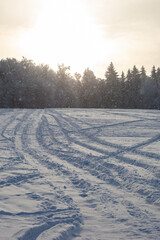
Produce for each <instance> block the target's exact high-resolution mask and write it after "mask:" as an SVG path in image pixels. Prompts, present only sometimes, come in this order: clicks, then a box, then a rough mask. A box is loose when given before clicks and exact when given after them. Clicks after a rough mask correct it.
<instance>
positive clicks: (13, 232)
mask: <svg viewBox="0 0 160 240" xmlns="http://www.w3.org/2000/svg"><path fill="white" fill-rule="evenodd" d="M0 126H1V128H0V202H1V205H0V239H1V240H8V239H11V240H12V239H13V240H16V239H17V240H42V239H47V240H51V239H55V240H56V239H57V240H60V239H61V240H67V239H75V240H80V239H82V240H90V239H91V240H94V239H95V240H106V239H159V238H160V211H159V210H160V128H159V127H160V112H159V111H154V110H118V109H116V110H112V109H108V110H107V109H100V110H95V109H44V110H40V109H39V110H30V109H28V110H27V109H21V110H18V109H15V110H13V109H0Z"/></svg>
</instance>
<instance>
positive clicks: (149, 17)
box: [0, 0, 160, 77]
mask: <svg viewBox="0 0 160 240" xmlns="http://www.w3.org/2000/svg"><path fill="white" fill-rule="evenodd" d="M159 12H160V0H0V59H1V58H7V57H14V58H17V59H21V58H22V56H25V57H27V58H29V59H32V60H34V61H35V62H36V63H46V64H49V65H50V66H51V67H53V69H55V70H56V66H57V64H58V63H64V64H65V65H67V66H68V65H70V66H71V70H72V72H80V73H83V71H84V69H85V68H87V67H89V68H90V69H92V70H93V71H94V73H95V74H96V76H97V77H103V76H104V73H105V71H106V68H107V66H108V65H109V63H110V62H111V61H112V62H113V63H114V65H115V68H116V69H117V71H118V72H119V74H120V73H121V71H122V70H124V71H126V70H127V69H128V68H132V67H133V65H136V66H137V67H138V68H140V67H141V66H142V65H144V66H145V67H146V69H147V71H148V74H150V70H151V68H152V66H153V65H155V66H156V67H160V14H159Z"/></svg>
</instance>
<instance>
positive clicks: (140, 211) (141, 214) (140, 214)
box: [41, 124, 145, 215]
mask: <svg viewBox="0 0 160 240" xmlns="http://www.w3.org/2000/svg"><path fill="white" fill-rule="evenodd" d="M42 125H43V124H42ZM45 132H46V129H45ZM41 133H42V132H41ZM59 157H60V155H59ZM61 158H62V159H63V160H67V159H66V158H65V157H64V155H63V157H62V156H61ZM79 160H80V159H79ZM110 166H111V164H110ZM90 167H92V166H90ZM124 204H125V203H124ZM132 205H133V204H132ZM127 206H128V205H127ZM127 206H126V208H127ZM135 209H137V211H139V212H141V211H140V209H138V208H135ZM128 212H131V211H128ZM140 215H143V214H140ZM144 215H145V214H144Z"/></svg>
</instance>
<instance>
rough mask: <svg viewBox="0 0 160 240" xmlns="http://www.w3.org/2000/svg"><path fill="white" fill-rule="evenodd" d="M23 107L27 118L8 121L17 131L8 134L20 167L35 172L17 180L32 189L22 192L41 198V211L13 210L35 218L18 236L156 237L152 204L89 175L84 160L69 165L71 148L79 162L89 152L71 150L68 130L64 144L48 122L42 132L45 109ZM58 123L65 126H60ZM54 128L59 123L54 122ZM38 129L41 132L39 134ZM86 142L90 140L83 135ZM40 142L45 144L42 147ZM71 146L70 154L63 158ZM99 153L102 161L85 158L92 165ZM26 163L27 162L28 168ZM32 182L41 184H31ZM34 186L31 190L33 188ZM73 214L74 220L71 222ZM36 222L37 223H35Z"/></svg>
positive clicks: (110, 165)
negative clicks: (11, 138)
mask: <svg viewBox="0 0 160 240" xmlns="http://www.w3.org/2000/svg"><path fill="white" fill-rule="evenodd" d="M27 112H28V114H27V115H28V118H26V119H24V120H23V121H22V122H21V123H19V124H18V125H16V124H15V125H12V128H13V129H15V130H14V131H11V133H12V134H15V137H14V141H15V150H16V152H17V155H18V156H21V158H20V164H19V168H20V170H23V169H25V168H26V171H29V172H31V173H33V176H34V174H35V179H34V182H33V181H32V179H31V181H30V182H29V181H28V180H27V182H26V185H25V184H24V183H21V182H20V186H21V187H23V188H24V189H26V187H28V188H27V189H30V191H29V193H26V194H25V197H26V196H28V198H29V199H32V200H34V201H38V202H39V203H42V206H41V210H42V211H41V212H40V211H38V212H37V215H36V212H22V211H21V212H19V213H17V214H16V216H17V217H19V218H21V219H22V220H24V219H25V218H26V217H27V218H29V219H30V217H31V216H32V217H33V218H34V222H33V225H32V227H30V228H29V229H28V230H27V229H24V230H22V231H20V232H19V233H17V235H15V238H16V239H21V240H24V239H27V240H28V239H31V240H33V239H45V238H47V239H49V238H51V236H52V237H53V236H54V239H59V238H60V237H61V239H67V237H68V238H69V239H71V238H72V237H74V238H75V239H77V240H78V239H87V238H88V239H96V240H97V237H99V238H100V239H101V240H102V239H106V238H107V239H109V238H110V237H112V239H120V238H121V239H133V238H134V239H150V238H151V236H152V239H156V236H157V235H158V233H159V228H158V222H157V223H156V221H157V218H156V213H154V208H153V209H152V211H150V210H148V209H149V208H148V206H146V205H145V204H144V201H143V199H139V198H137V196H135V195H134V194H133V193H132V192H127V191H126V190H125V189H123V188H122V189H120V188H117V186H112V185H111V184H110V183H108V184H106V183H105V182H104V181H102V180H100V179H99V180H98V179H97V177H96V176H97V175H96V174H95V177H94V176H92V175H90V174H89V173H88V170H86V169H84V168H83V165H76V166H73V164H74V160H76V157H77V156H76V155H75V156H74V155H73V153H76V154H77V155H78V154H79V158H77V163H78V160H79V161H80V160H81V158H83V159H85V157H86V158H87V157H88V155H87V154H85V153H84V152H83V153H82V152H80V151H75V152H73V150H74V149H73V148H70V149H69V147H68V148H67V144H68V143H69V144H71V143H72V141H74V140H72V139H71V138H70V135H69V134H68V132H67V131H65V134H68V139H67V138H66V142H65V141H63V144H62V143H61V141H59V139H58V138H57V135H56V136H55V135H54V132H52V133H51V134H50V130H51V128H50V127H49V128H48V132H46V128H45V126H44V122H43V118H42V121H41V116H45V117H47V114H46V113H45V112H47V111H41V112H40V111H38V110H35V111H30V110H28V111H27ZM29 113H31V115H29ZM40 113H41V115H40ZM61 127H62V128H63V127H64V126H63V125H61ZM57 128H60V127H59V126H58V125H57ZM60 131H61V130H60ZM42 133H43V134H44V136H41V134H42ZM60 134H62V132H60ZM65 134H64V136H65ZM48 139H49V141H48ZM45 141H48V142H50V143H51V145H50V148H51V147H53V146H54V144H57V146H58V145H61V146H60V147H59V149H58V148H57V152H56V151H55V152H54V151H52V149H50V148H48V147H47V145H46V143H45ZM86 141H88V138H87V137H86ZM40 146H43V148H42V147H40ZM63 147H65V148H66V149H65V151H64V152H63V154H61V155H60V154H59V155H57V153H58V152H61V151H62V148H63ZM54 150H55V149H54ZM69 151H70V155H69V156H68V158H67V154H69ZM55 155H57V157H56V156H55ZM72 156H73V159H72ZM101 158H102V161H103V160H104V159H103V156H102V157H100V156H99V157H96V158H93V156H90V158H89V162H88V163H89V164H90V162H91V160H92V161H96V159H97V160H98V159H100V160H101ZM72 161H73V162H72ZM27 165H29V168H28V169H27V167H26V166H27ZM92 166H95V165H88V169H89V168H92ZM115 166H116V165H115V164H112V163H111V162H110V164H108V166H107V168H114V167H115ZM84 167H85V165H84ZM101 167H103V166H102V165H101V164H100V165H99V168H100V169H97V171H102V169H101ZM17 169H18V168H17ZM108 174H110V172H108ZM109 176H111V175H109ZM44 183H45V184H44ZM47 184H48V186H49V187H48V189H46V187H45V189H44V191H42V189H43V185H44V186H47ZM12 185H14V183H13V184H12ZM34 185H35V187H36V188H37V187H38V188H39V189H36V188H35V189H34ZM32 187H33V189H34V190H35V192H34V191H31V190H32ZM83 189H85V191H83ZM131 190H132V189H131ZM54 196H55V198H54ZM58 199H59V200H58ZM58 201H59V202H58ZM58 203H63V204H64V205H65V206H68V207H69V208H67V209H63V208H61V207H59V208H56V206H55V205H58ZM60 206H61V205H60ZM78 207H79V208H80V211H81V213H82V218H83V219H84V226H82V232H81V233H80V236H79V237H78V236H77V237H76V235H73V234H74V233H75V234H76V233H77V231H78V228H79V227H80V225H81V220H80V218H81V214H80V213H79V211H78ZM146 209H147V211H146ZM60 212H61V214H60ZM65 212H66V213H65ZM6 213H7V212H6ZM9 213H10V212H9ZM32 213H33V214H32ZM71 213H73V215H72V216H71V218H70V219H67V218H66V216H69V215H70V214H71ZM3 214H5V213H2V215H3ZM52 214H53V215H52ZM63 214H64V215H63ZM74 214H75V215H74ZM51 215H52V216H51ZM36 216H37V217H36ZM123 216H125V218H124V217H123ZM13 217H15V215H14V216H13ZM76 217H77V222H76V223H73V222H74V220H75V219H76ZM95 217H96V219H95ZM31 220H33V219H31ZM35 223H37V225H38V226H35V227H33V226H34V225H35ZM24 224H25V223H24ZM54 224H55V225H54ZM57 228H58V230H57ZM54 234H55V235H54ZM56 234H57V235H56ZM104 234H105V235H104ZM102 236H103V237H104V236H105V238H102Z"/></svg>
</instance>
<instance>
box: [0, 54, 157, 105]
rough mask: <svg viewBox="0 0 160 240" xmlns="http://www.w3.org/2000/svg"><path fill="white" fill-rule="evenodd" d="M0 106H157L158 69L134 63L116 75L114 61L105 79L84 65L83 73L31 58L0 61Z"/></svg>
mask: <svg viewBox="0 0 160 240" xmlns="http://www.w3.org/2000/svg"><path fill="white" fill-rule="evenodd" d="M0 108H129V109H135V108H136V109H160V68H155V66H153V67H152V69H151V73H150V76H148V75H147V74H146V70H145V67H144V66H142V67H141V69H138V68H137V67H136V66H133V69H129V70H128V71H127V73H125V74H124V72H122V73H121V75H118V73H117V71H116V70H115V67H114V65H113V63H110V65H109V66H108V67H107V68H106V72H105V73H104V79H101V78H96V76H95V74H94V72H93V71H92V70H90V69H89V68H87V69H86V70H85V71H84V73H83V75H82V76H81V75H80V74H79V73H75V74H74V76H72V75H71V74H70V67H66V66H64V65H63V64H62V65H58V70H57V71H54V70H53V69H51V68H50V67H49V66H48V65H43V64H41V65H36V64H35V63H34V62H33V61H32V60H28V59H26V58H24V57H23V58H22V60H20V61H18V60H16V59H15V58H12V59H11V58H7V59H2V60H0Z"/></svg>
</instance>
